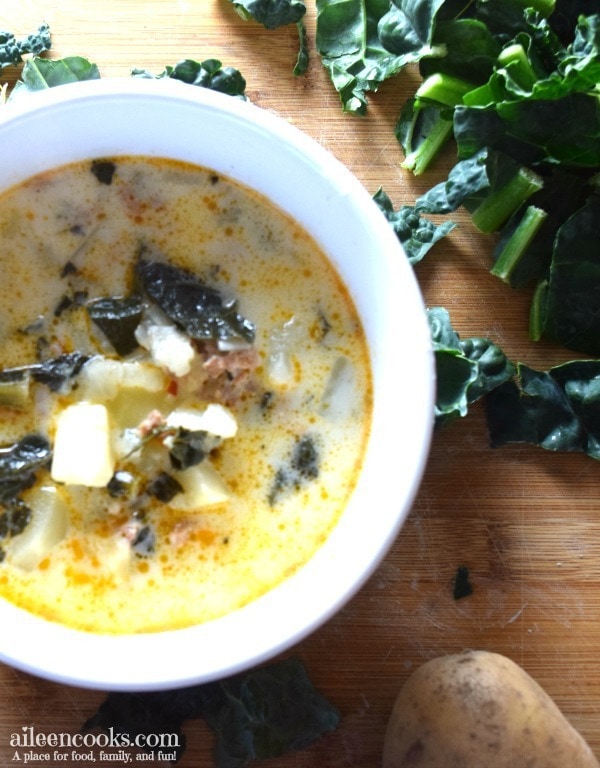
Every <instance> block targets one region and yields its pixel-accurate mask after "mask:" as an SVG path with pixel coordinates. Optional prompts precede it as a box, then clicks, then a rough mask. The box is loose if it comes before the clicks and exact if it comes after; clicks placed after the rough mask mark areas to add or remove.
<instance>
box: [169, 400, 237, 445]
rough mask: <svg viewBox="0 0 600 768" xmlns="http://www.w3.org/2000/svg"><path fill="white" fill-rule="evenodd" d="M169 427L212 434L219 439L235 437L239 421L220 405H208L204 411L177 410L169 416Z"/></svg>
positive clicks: (193, 409)
mask: <svg viewBox="0 0 600 768" xmlns="http://www.w3.org/2000/svg"><path fill="white" fill-rule="evenodd" d="M167 426H168V427H182V428H183V429H189V430H190V431H192V432H196V431H203V432H210V434H211V435H216V436H217V437H222V438H229V437H235V435H236V433H237V428H238V425H237V421H236V419H235V416H234V415H233V413H232V412H231V411H230V410H229V409H228V408H225V406H223V405H219V404H218V403H211V404H210V405H207V406H206V408H205V409H204V410H203V411H200V410H198V409H197V408H175V410H174V411H171V413H170V414H169V415H168V416H167Z"/></svg>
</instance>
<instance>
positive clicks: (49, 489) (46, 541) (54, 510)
mask: <svg viewBox="0 0 600 768" xmlns="http://www.w3.org/2000/svg"><path fill="white" fill-rule="evenodd" d="M27 503H28V506H29V507H30V508H31V511H32V516H31V521H30V522H29V523H28V525H27V527H26V528H25V530H24V531H23V533H20V534H19V535H18V536H15V537H14V539H12V541H11V545H10V551H9V559H10V562H11V563H12V564H13V565H16V566H17V567H18V568H23V569H24V570H26V571H30V570H33V568H35V567H37V565H38V564H39V563H40V561H41V560H43V559H44V557H46V555H47V554H48V553H49V552H50V550H51V549H52V548H53V547H54V546H55V545H56V544H58V543H59V542H60V541H62V539H63V538H64V537H65V534H66V532H67V528H68V525H69V515H68V509H67V505H66V504H65V502H64V500H63V499H62V497H61V495H60V491H58V490H57V489H56V488H55V487H53V486H42V487H40V488H37V489H36V490H35V491H33V492H32V493H31V494H30V496H29V497H28V499H27Z"/></svg>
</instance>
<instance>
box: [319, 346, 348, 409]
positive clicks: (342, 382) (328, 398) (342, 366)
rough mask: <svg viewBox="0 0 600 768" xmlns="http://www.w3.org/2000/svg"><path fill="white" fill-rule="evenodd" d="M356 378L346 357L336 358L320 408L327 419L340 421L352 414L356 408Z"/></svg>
mask: <svg viewBox="0 0 600 768" xmlns="http://www.w3.org/2000/svg"><path fill="white" fill-rule="evenodd" d="M356 407H357V400H356V379H355V375H354V369H353V367H352V365H351V363H350V361H349V360H348V358H347V357H343V356H340V357H338V358H337V359H336V361H335V363H334V364H333V367H332V369H331V373H330V374H329V379H328V380H327V384H326V386H325V391H324V392H323V397H322V399H321V404H320V410H321V413H322V414H323V415H324V416H327V417H328V418H329V419H332V420H333V419H337V420H338V421H341V420H343V419H348V418H350V417H351V416H352V412H353V411H354V410H356Z"/></svg>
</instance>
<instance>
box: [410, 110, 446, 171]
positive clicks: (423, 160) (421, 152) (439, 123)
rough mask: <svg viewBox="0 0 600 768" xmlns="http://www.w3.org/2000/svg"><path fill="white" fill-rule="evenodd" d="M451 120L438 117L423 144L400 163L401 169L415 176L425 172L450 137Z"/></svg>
mask: <svg viewBox="0 0 600 768" xmlns="http://www.w3.org/2000/svg"><path fill="white" fill-rule="evenodd" d="M452 127H453V122H452V120H448V119H446V118H445V117H442V116H441V115H440V117H439V118H438V119H437V120H436V122H435V124H434V125H433V126H432V127H431V128H430V130H429V132H428V134H427V137H426V138H425V140H424V141H423V143H422V144H421V145H420V146H419V148H418V149H416V150H415V151H414V152H409V154H408V155H406V157H405V158H404V161H403V162H402V163H401V165H400V167H401V168H406V169H408V170H409V171H412V172H413V174H414V175H415V176H419V175H420V174H421V173H423V172H424V171H426V170H427V168H429V166H430V165H431V163H432V162H433V160H434V159H435V157H436V156H437V155H438V153H439V151H440V150H441V148H442V147H443V146H444V144H445V143H446V141H448V139H449V138H450V137H451V136H452Z"/></svg>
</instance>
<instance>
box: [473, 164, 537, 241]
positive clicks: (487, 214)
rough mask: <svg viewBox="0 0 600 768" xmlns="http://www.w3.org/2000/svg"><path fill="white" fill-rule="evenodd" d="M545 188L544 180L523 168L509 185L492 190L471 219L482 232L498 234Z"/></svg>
mask: <svg viewBox="0 0 600 768" xmlns="http://www.w3.org/2000/svg"><path fill="white" fill-rule="evenodd" d="M542 186H543V181H542V179H541V178H540V177H539V176H538V175H537V174H536V173H534V172H533V171H532V170H530V169H529V168H525V167H521V168H519V170H518V171H517V173H516V174H515V175H514V176H513V177H512V179H510V181H509V182H508V183H507V184H504V185H503V186H502V187H500V188H499V189H496V190H492V191H491V192H490V193H489V195H488V196H487V197H486V198H485V199H484V201H483V202H482V203H481V205H480V206H479V207H478V208H476V210H475V211H473V213H472V215H471V219H472V221H473V224H474V226H476V227H477V229H478V230H479V231H480V232H485V233H486V234H490V233H492V232H496V231H497V230H498V229H500V227H501V226H502V224H504V222H505V221H506V220H507V219H508V218H510V216H511V215H512V213H513V212H514V211H516V210H517V208H518V207H519V206H520V205H521V204H522V203H524V202H525V200H527V198H528V197H530V196H531V195H532V194H533V193H534V192H537V191H538V190H540V189H541V188H542Z"/></svg>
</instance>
